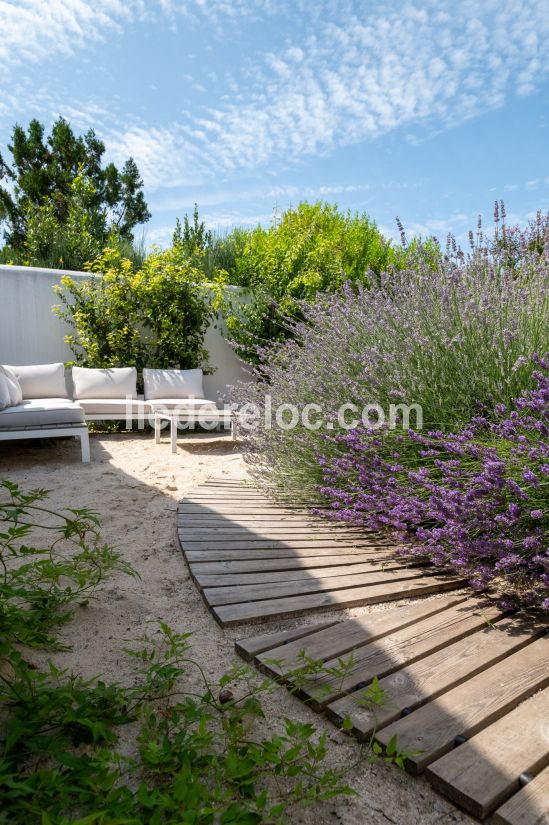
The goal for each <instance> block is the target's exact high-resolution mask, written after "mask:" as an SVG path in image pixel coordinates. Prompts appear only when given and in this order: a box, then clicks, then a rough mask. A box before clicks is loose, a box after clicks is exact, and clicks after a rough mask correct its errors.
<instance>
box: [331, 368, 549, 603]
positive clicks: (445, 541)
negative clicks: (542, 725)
mask: <svg viewBox="0 0 549 825" xmlns="http://www.w3.org/2000/svg"><path fill="white" fill-rule="evenodd" d="M534 361H535V363H536V365H537V369H536V370H534V372H533V375H532V378H533V381H534V383H535V385H536V388H535V389H534V390H531V391H527V392H525V393H524V395H523V396H521V397H520V398H517V399H516V400H515V401H514V402H513V404H512V405H511V409H510V410H507V409H506V408H505V407H504V405H502V404H500V405H498V406H497V407H496V410H495V419H496V420H495V421H493V422H490V421H489V420H488V419H487V418H486V416H477V417H475V418H474V419H473V420H472V421H471V422H470V423H469V424H468V425H467V426H466V427H465V428H464V429H463V430H462V431H461V432H460V433H459V434H443V433H441V432H430V433H428V434H427V435H422V434H419V433H415V432H413V431H409V432H408V433H401V434H400V435H398V436H396V437H395V439H394V441H393V445H394V451H393V453H392V454H391V455H388V454H387V450H386V446H387V443H386V441H384V439H383V436H382V435H380V434H373V433H372V432H371V431H367V430H365V429H360V430H359V429H357V430H354V431H352V432H349V433H347V434H345V435H339V436H336V437H335V438H333V439H331V440H332V442H333V443H334V444H335V446H336V448H337V449H338V452H339V453H340V454H339V456H338V457H336V458H333V459H332V460H330V461H329V462H327V461H326V460H325V459H324V458H322V457H320V459H319V460H320V463H321V465H322V467H323V474H324V484H323V485H322V486H321V487H320V488H319V489H320V492H321V493H322V494H323V495H324V496H326V497H327V498H328V500H329V501H330V502H331V504H332V511H331V515H332V517H333V518H337V519H338V520H343V521H348V522H349V521H350V522H353V523H355V524H361V525H365V526H368V527H370V528H376V529H377V528H390V529H391V530H393V531H396V533H397V534H398V536H399V539H401V540H404V541H406V540H408V541H409V542H412V544H411V550H412V552H414V553H418V554H421V555H427V556H428V557H429V558H430V559H431V560H432V561H433V562H434V563H435V564H436V565H439V566H445V567H450V568H452V569H453V570H454V571H456V572H457V573H459V574H463V575H465V576H467V577H468V578H469V580H470V583H471V584H472V586H473V587H474V588H476V589H479V590H482V589H485V588H486V587H488V586H491V587H494V586H495V587H496V588H497V589H498V590H499V591H500V592H501V593H504V594H505V595H506V597H507V598H506V601H507V605H508V606H513V599H515V600H516V601H521V602H526V603H530V604H536V605H540V604H541V605H542V607H544V609H546V610H549V354H548V355H547V356H546V357H545V358H540V357H537V356H534ZM509 596H511V599H509Z"/></svg>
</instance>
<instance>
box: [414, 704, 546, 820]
mask: <svg viewBox="0 0 549 825" xmlns="http://www.w3.org/2000/svg"><path fill="white" fill-rule="evenodd" d="M548 726H549V690H544V691H542V692H541V693H538V694H537V695H536V696H533V697H532V698H531V699H529V700H528V701H527V702H523V703H522V704H521V705H519V707H517V708H515V710H513V711H511V712H510V713H508V714H506V715H505V716H504V717H503V718H502V719H499V720H498V721H497V722H495V723H494V724H493V725H490V727H488V728H486V729H485V730H483V731H481V732H480V733H479V734H477V736H475V737H473V739H471V740H470V741H469V742H465V744H463V745H461V746H460V747H459V748H457V749H456V750H454V751H451V752H450V753H448V754H446V756H443V757H442V759H439V760H438V761H437V762H435V763H434V764H433V765H431V766H430V767H429V768H428V769H427V778H428V780H429V782H431V784H432V785H433V786H434V787H435V788H436V789H437V790H439V791H441V792H442V793H443V794H445V795H446V796H448V797H449V798H450V799H452V800H454V801H455V802H458V803H459V804H460V805H461V807H463V808H465V810H466V811H469V812H470V813H472V814H473V815H474V816H476V817H478V818H479V819H484V818H485V817H487V816H489V815H490V814H491V813H493V811H495V809H496V808H497V807H498V805H501V804H502V803H503V802H505V800H506V799H508V798H509V797H510V796H511V795H512V794H513V793H514V792H516V791H518V790H519V787H520V786H519V781H518V780H519V776H520V775H521V774H522V773H531V774H536V773H538V771H540V770H542V769H543V768H545V767H546V766H547V765H549V736H548Z"/></svg>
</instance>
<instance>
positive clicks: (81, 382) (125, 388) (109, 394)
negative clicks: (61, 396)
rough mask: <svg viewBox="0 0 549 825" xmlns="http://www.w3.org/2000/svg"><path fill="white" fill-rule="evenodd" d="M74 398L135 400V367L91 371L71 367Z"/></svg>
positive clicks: (89, 369)
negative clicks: (127, 398) (127, 397)
mask: <svg viewBox="0 0 549 825" xmlns="http://www.w3.org/2000/svg"><path fill="white" fill-rule="evenodd" d="M72 380H73V384H74V398H75V400H78V401H80V400H81V399H85V398H93V399H94V400H95V399H96V398H102V399H106V398H116V399H117V400H118V401H119V400H120V399H124V398H126V396H129V397H130V398H137V370H136V368H135V367H109V368H107V369H92V368H89V367H73V368H72Z"/></svg>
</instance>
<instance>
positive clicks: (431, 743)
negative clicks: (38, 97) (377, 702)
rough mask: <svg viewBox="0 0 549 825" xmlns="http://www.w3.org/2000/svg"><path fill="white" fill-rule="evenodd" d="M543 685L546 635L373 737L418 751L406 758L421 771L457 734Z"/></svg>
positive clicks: (548, 671)
mask: <svg viewBox="0 0 549 825" xmlns="http://www.w3.org/2000/svg"><path fill="white" fill-rule="evenodd" d="M548 684H549V637H543V638H541V639H537V640H536V641H534V642H532V644H529V645H527V646H526V647H524V648H522V650H519V651H518V652H516V653H513V655H512V656H508V657H507V658H506V659H504V660H503V661H502V662H499V663H498V664H496V665H493V666H492V667H490V668H488V669H487V670H485V671H483V672H482V673H479V674H478V675H477V676H474V677H473V678H472V679H469V680H468V681H466V682H464V683H463V684H462V685H459V687H456V688H453V689H452V690H449V691H448V692H447V693H443V694H442V696H439V697H438V699H435V700H433V701H432V702H429V703H428V704H427V705H424V706H423V707H421V708H418V710H416V711H414V712H413V713H412V714H411V715H410V716H406V717H404V719H399V721H398V722H393V724H391V725H389V726H388V727H386V728H384V729H383V730H382V731H380V732H379V733H378V734H377V736H376V738H377V739H378V741H379V742H380V743H381V744H382V745H387V743H388V741H389V739H390V738H391V737H392V736H393V735H394V734H396V735H397V737H398V744H399V747H400V748H401V749H403V750H406V751H421V753H419V754H418V755H417V756H410V758H409V759H408V760H407V761H406V766H407V768H408V769H409V770H410V771H411V772H412V773H416V774H417V773H421V772H422V771H423V770H425V768H426V767H427V765H429V764H430V763H431V762H434V761H435V760H436V759H439V758H440V757H441V756H443V755H444V754H445V753H447V752H448V751H449V750H451V748H452V744H453V742H454V739H455V737H456V736H466V737H471V736H474V735H475V734H476V733H478V732H479V731H480V730H482V728H485V727H487V726H488V725H490V724H492V723H493V722H495V721H496V720H497V719H499V718H500V717H501V716H503V715H504V714H506V713H509V712H510V711H511V710H512V709H513V708H515V707H516V706H517V705H518V704H519V703H520V702H522V701H523V700H524V699H527V698H528V697H529V696H531V695H532V694H533V693H535V692H536V691H537V690H540V689H542V688H545V687H546V686H547V685H548Z"/></svg>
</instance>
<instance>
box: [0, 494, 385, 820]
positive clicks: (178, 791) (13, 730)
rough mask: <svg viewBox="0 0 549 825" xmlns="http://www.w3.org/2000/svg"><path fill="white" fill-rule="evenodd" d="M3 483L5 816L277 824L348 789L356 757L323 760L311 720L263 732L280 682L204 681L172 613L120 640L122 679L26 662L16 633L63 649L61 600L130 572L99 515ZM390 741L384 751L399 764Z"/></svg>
mask: <svg viewBox="0 0 549 825" xmlns="http://www.w3.org/2000/svg"><path fill="white" fill-rule="evenodd" d="M1 488H2V490H3V491H5V497H4V500H2V503H1V508H0V522H1V524H2V533H1V534H0V536H1V545H0V547H1V553H0V560H1V561H0V563H1V565H2V568H3V572H4V576H3V584H2V586H1V587H0V616H1V617H2V623H1V625H0V627H1V636H0V713H1V717H2V729H1V732H0V797H1V799H2V813H1V816H0V819H1V821H2V822H3V823H6V825H11V823H13V825H16V824H18V823H20V822H22V821H29V822H41V823H42V825H71V824H72V825H91V823H99V825H115V824H116V823H118V825H123V824H124V825H162V824H163V823H165V825H174V823H193V824H194V825H214V823H225V825H249V824H250V823H269V825H276V823H282V822H287V821H288V817H289V815H290V814H291V813H292V812H293V811H295V808H296V806H297V805H311V804H316V803H320V802H323V801H327V800H330V799H332V798H333V797H335V796H338V795H341V794H351V793H353V791H352V789H351V788H350V787H349V786H348V785H347V784H346V782H345V776H346V775H347V774H348V772H349V771H350V770H351V769H352V768H353V767H355V766H354V765H349V766H347V767H346V768H343V769H332V768H329V767H327V766H326V764H325V762H326V757H327V753H328V751H327V737H326V734H322V735H320V736H319V735H318V734H317V731H316V729H315V726H314V725H311V724H310V723H306V722H296V721H293V720H291V719H288V718H285V719H283V720H281V721H280V723H279V724H278V726H277V730H274V731H273V730H265V726H263V729H262V730H260V729H259V727H258V723H259V724H261V723H264V719H265V712H264V710H263V706H262V703H261V698H262V697H263V696H265V695H268V694H269V693H270V692H272V691H273V690H275V689H276V687H277V685H276V684H275V682H273V681H271V680H269V679H262V678H261V677H259V676H258V675H257V674H256V673H255V671H253V670H252V669H251V668H249V667H248V666H235V667H234V668H232V669H231V670H230V671H229V672H228V673H226V674H224V675H223V676H222V677H221V678H220V679H218V680H216V681H211V680H210V679H208V677H207V676H206V675H205V673H204V670H203V668H202V667H201V665H200V664H199V663H198V662H197V661H196V660H195V659H193V658H192V656H191V649H190V644H189V634H186V633H176V632H175V631H174V630H172V629H171V628H170V627H169V626H168V625H167V624H164V623H161V624H160V625H159V627H158V628H157V633H156V635H155V637H154V638H152V637H151V636H148V635H145V636H144V637H143V638H142V639H141V640H139V643H138V644H137V646H134V647H130V648H128V649H126V650H125V653H126V654H127V655H128V656H130V657H131V659H132V660H133V663H134V668H133V678H132V679H131V680H130V682H129V684H128V685H123V684H120V683H116V682H115V683H112V684H107V683H106V682H104V681H102V680H97V679H90V680H85V679H83V678H81V677H80V676H78V675H76V674H72V673H69V672H67V671H64V670H61V669H59V668H58V667H57V666H56V665H55V664H54V663H53V662H51V661H50V662H49V663H48V664H47V666H46V667H44V668H38V667H36V666H33V665H32V664H31V663H29V662H28V661H27V660H26V658H25V656H24V653H23V652H22V651H21V643H23V644H26V645H29V644H32V645H34V646H38V647H43V646H46V645H50V646H57V647H60V646H59V645H58V644H57V641H56V639H55V637H54V636H52V635H51V628H52V627H53V626H55V625H56V624H59V623H60V622H61V621H64V620H66V618H67V616H68V614H67V609H68V608H69V607H70V606H71V605H72V604H74V603H76V602H80V603H81V602H82V598H83V596H88V595H90V594H91V593H93V590H94V589H95V587H97V585H98V584H99V582H100V581H101V580H102V579H103V578H104V577H105V576H107V575H110V573H111V572H113V571H114V570H122V571H124V572H127V573H131V572H132V571H131V569H130V568H129V567H128V566H127V565H125V564H124V563H123V562H122V560H121V559H120V558H119V557H118V555H117V554H115V553H113V551H112V550H109V549H108V548H106V547H104V546H101V544H100V542H99V534H98V531H97V527H98V522H97V519H96V517H95V515H94V514H93V513H90V512H89V511H87V510H71V511H68V512H67V513H62V514H59V513H56V512H54V511H52V510H50V509H48V508H46V507H44V506H43V505H42V502H43V500H44V498H45V495H46V494H45V493H44V492H43V491H38V492H35V493H30V494H26V493H24V492H22V491H21V489H20V488H19V487H18V486H17V485H14V484H10V483H9V482H3V483H2V485H1ZM36 529H38V530H39V531H40V533H39V534H38V535H39V536H40V535H41V534H42V531H48V530H49V531H51V535H52V540H51V541H50V542H47V545H48V546H47V548H42V547H41V545H39V546H37V547H36V546H35V547H32V548H31V547H29V546H28V545H27V544H26V539H27V538H28V537H29V536H30V535H31V534H32V533H33V531H35V530H36ZM90 537H91V538H90ZM70 542H73V543H76V546H77V552H76V554H75V555H73V556H70V555H67V543H70ZM44 556H45V557H46V558H44ZM83 557H84V559H83ZM13 561H16V562H18V564H15V565H11V564H8V562H13ZM8 567H10V572H8V569H7V568H8ZM61 581H62V582H63V587H60V586H59V585H60V582H61ZM40 594H41V595H42V598H41V599H40ZM29 605H30V606H31V607H30V608H29V607H28V606H29ZM37 605H39V609H37ZM22 628H23V630H22ZM375 747H376V748H377V746H375ZM391 747H392V752H391V753H389V752H388V751H389V749H388V751H387V753H386V755H385V756H384V757H383V758H384V759H385V760H386V761H391V762H396V761H397V760H398V758H399V753H398V749H397V748H396V742H395V743H394V745H392V746H391ZM368 758H369V759H370V760H373V761H376V760H377V759H379V758H381V755H380V754H377V753H374V751H373V750H369V757H368ZM290 821H291V820H290Z"/></svg>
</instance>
